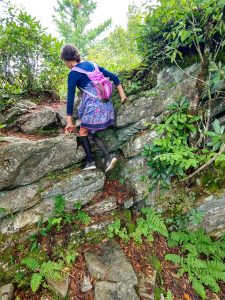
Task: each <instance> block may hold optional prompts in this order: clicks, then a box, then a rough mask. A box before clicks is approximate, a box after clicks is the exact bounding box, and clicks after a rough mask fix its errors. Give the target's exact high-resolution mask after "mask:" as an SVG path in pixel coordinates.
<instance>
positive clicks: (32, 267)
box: [21, 257, 40, 271]
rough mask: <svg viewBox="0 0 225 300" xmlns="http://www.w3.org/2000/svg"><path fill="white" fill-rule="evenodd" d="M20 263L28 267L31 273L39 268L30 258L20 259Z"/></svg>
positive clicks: (34, 260) (37, 263) (36, 262)
mask: <svg viewBox="0 0 225 300" xmlns="http://www.w3.org/2000/svg"><path fill="white" fill-rule="evenodd" d="M21 263H22V264H23V265H26V266H27V267H28V269H30V270H31V271H34V270H35V269H37V268H39V267H40V265H39V262H38V261H37V260H36V259H34V258H32V257H26V258H24V259H22V260H21Z"/></svg>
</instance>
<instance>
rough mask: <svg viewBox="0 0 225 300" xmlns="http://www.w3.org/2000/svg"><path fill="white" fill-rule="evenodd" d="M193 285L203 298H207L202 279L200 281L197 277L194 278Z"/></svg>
mask: <svg viewBox="0 0 225 300" xmlns="http://www.w3.org/2000/svg"><path fill="white" fill-rule="evenodd" d="M192 286H193V288H194V290H195V291H196V293H197V294H198V295H199V296H201V298H202V299H203V300H205V299H206V294H205V289H204V286H203V284H202V283H201V282H200V281H198V280H197V279H196V278H194V279H193V280H192Z"/></svg>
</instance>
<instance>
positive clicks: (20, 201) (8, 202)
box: [0, 184, 39, 219]
mask: <svg viewBox="0 0 225 300" xmlns="http://www.w3.org/2000/svg"><path fill="white" fill-rule="evenodd" d="M38 189H39V186H38V185H37V184H32V185H28V186H24V187H21V188H17V189H14V190H11V191H3V192H0V208H3V209H4V210H5V211H4V212H3V211H2V212H0V219H2V218H3V217H6V216H7V215H10V214H12V213H15V212H17V211H22V210H26V209H28V208H30V207H32V206H34V205H35V204H36V203H37V202H38V200H39V199H38V197H37V194H38Z"/></svg>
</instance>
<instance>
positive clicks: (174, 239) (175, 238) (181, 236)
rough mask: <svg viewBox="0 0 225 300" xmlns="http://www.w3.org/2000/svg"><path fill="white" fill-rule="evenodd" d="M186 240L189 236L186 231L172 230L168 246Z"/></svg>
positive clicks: (179, 243) (173, 245) (177, 244)
mask: <svg viewBox="0 0 225 300" xmlns="http://www.w3.org/2000/svg"><path fill="white" fill-rule="evenodd" d="M188 241H189V236H188V234H187V233H186V232H184V231H177V232H175V231H172V232H171V234H170V237H169V240H168V244H169V246H170V247H176V246H179V245H181V244H183V243H185V242H188Z"/></svg>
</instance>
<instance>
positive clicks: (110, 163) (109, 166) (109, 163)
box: [105, 155, 117, 172]
mask: <svg viewBox="0 0 225 300" xmlns="http://www.w3.org/2000/svg"><path fill="white" fill-rule="evenodd" d="M116 162H117V158H116V157H115V156H112V155H110V159H108V160H106V163H105V164H106V169H105V172H108V171H109V170H111V169H112V168H113V167H114V166H115V164H116Z"/></svg>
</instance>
